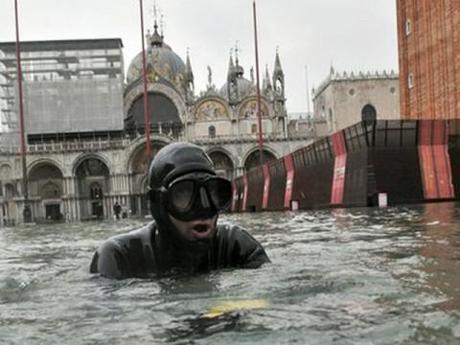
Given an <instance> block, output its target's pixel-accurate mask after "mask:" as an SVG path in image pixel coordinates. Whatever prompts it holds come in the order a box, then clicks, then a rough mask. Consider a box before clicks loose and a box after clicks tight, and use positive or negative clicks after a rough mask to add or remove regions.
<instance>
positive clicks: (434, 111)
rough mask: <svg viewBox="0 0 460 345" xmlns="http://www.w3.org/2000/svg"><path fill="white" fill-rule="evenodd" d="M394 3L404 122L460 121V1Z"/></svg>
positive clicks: (398, 1) (425, 0) (428, 0)
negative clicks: (421, 120) (424, 120)
mask: <svg viewBox="0 0 460 345" xmlns="http://www.w3.org/2000/svg"><path fill="white" fill-rule="evenodd" d="M396 3H397V15H398V42H399V43H398V46H399V70H400V97H401V118H402V119H453V118H460V1H459V0H396Z"/></svg>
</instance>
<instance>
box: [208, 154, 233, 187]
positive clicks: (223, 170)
mask: <svg viewBox="0 0 460 345" xmlns="http://www.w3.org/2000/svg"><path fill="white" fill-rule="evenodd" d="M209 157H210V158H211V159H212V162H213V163H214V167H215V169H216V173H217V175H218V176H222V177H226V178H228V179H229V180H231V179H233V171H234V166H233V162H232V160H231V159H230V157H229V156H228V155H227V154H226V153H224V152H222V151H213V152H210V153H209Z"/></svg>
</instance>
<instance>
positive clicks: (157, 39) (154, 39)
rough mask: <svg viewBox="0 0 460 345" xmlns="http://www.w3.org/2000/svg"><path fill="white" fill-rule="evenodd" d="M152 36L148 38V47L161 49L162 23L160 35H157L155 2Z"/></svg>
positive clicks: (155, 6)
mask: <svg viewBox="0 0 460 345" xmlns="http://www.w3.org/2000/svg"><path fill="white" fill-rule="evenodd" d="M153 20H154V24H153V29H154V30H153V34H152V35H151V36H150V45H151V46H152V47H161V46H162V45H163V23H162V22H161V26H162V28H161V35H160V34H159V33H158V11H157V2H156V1H154V2H153Z"/></svg>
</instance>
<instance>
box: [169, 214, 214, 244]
mask: <svg viewBox="0 0 460 345" xmlns="http://www.w3.org/2000/svg"><path fill="white" fill-rule="evenodd" d="M169 218H170V219H171V222H172V223H173V225H174V227H175V228H176V230H177V232H178V233H179V235H180V236H181V237H182V238H184V239H185V240H188V241H192V242H193V241H200V240H209V239H212V238H214V236H215V234H216V224H217V214H216V215H215V216H214V217H212V218H207V219H197V220H191V221H187V222H185V221H181V220H179V219H176V218H174V217H173V216H171V215H169Z"/></svg>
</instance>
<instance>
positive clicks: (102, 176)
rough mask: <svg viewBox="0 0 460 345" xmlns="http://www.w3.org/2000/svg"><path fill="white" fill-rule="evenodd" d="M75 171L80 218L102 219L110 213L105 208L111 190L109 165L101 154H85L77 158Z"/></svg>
mask: <svg viewBox="0 0 460 345" xmlns="http://www.w3.org/2000/svg"><path fill="white" fill-rule="evenodd" d="M74 171H75V174H74V176H75V179H76V187H77V188H76V190H77V195H78V198H79V201H80V207H79V208H80V218H81V219H102V218H103V217H104V215H105V214H107V213H108V212H107V211H106V210H105V209H104V206H105V196H107V195H109V194H110V192H111V190H110V169H109V167H108V165H107V164H106V163H105V161H104V160H103V159H102V158H101V157H100V156H99V155H96V154H89V155H83V156H81V157H79V158H78V159H77V160H76V164H75V166H74Z"/></svg>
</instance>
